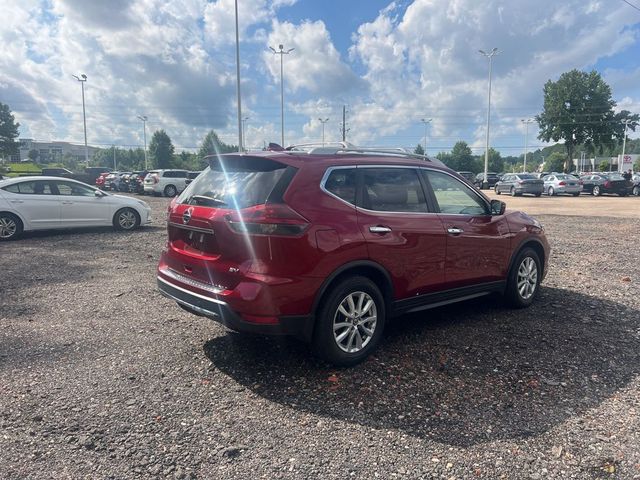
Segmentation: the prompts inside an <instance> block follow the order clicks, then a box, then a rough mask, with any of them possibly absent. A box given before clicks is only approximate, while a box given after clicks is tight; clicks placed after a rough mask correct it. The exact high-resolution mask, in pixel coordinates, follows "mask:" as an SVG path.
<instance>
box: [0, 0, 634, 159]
mask: <svg viewBox="0 0 640 480" xmlns="http://www.w3.org/2000/svg"><path fill="white" fill-rule="evenodd" d="M629 1H630V2H631V3H633V4H636V5H638V6H639V7H640V0H629ZM238 4H239V6H238V8H239V23H240V63H241V78H242V106H243V116H246V117H248V120H247V121H246V137H247V141H246V143H247V145H248V146H250V147H261V146H262V144H263V142H270V141H275V142H279V140H280V63H279V61H280V59H279V56H275V55H273V53H272V52H270V50H269V49H268V47H269V46H273V47H275V48H277V47H278V45H279V44H283V45H284V46H285V48H286V49H289V48H295V50H294V51H292V52H291V54H290V55H288V56H286V57H284V71H285V81H284V89H285V141H286V143H287V144H289V143H293V142H304V141H320V139H321V123H320V122H319V120H318V119H319V118H328V119H329V121H328V122H327V123H326V127H325V128H326V138H327V141H330V140H339V136H340V123H341V121H342V118H341V117H342V106H343V105H346V108H347V128H348V129H349V131H348V134H347V139H348V140H350V141H352V142H354V143H357V144H363V145H364V144H366V145H398V146H407V147H408V146H415V145H416V144H417V143H423V142H424V134H425V128H424V127H425V125H424V124H423V123H421V119H429V118H431V119H432V122H431V123H430V124H429V126H428V137H427V146H428V152H429V153H436V152H438V151H442V150H448V149H450V148H451V146H452V145H453V144H454V143H455V142H456V141H457V140H466V141H467V142H469V143H470V144H471V145H472V146H473V147H474V148H475V149H476V150H475V151H476V152H478V153H479V152H480V151H482V150H483V148H482V145H483V144H484V140H483V139H484V133H485V129H484V128H485V127H484V125H485V116H486V99H487V78H488V61H487V59H486V58H484V57H482V56H481V55H480V54H479V53H478V49H485V50H490V49H491V48H493V47H497V48H498V49H499V50H500V54H499V55H498V56H497V57H495V59H494V70H493V72H494V77H493V80H494V82H493V96H492V127H491V144H492V145H493V146H495V147H496V148H498V149H499V150H501V151H502V152H503V154H505V155H509V154H514V155H518V154H520V153H522V150H523V143H524V126H523V124H522V123H521V121H520V120H521V119H523V118H527V117H531V116H533V115H535V114H537V113H539V112H540V109H541V107H542V87H543V84H544V83H545V81H547V80H548V79H553V80H555V79H557V78H558V76H559V75H560V74H561V73H562V72H565V71H567V70H570V69H573V68H579V69H585V70H591V69H596V70H598V71H599V72H601V73H602V75H603V76H604V77H605V79H606V81H607V82H608V83H609V84H610V85H611V87H612V89H613V93H614V98H615V100H616V101H617V102H618V105H619V107H620V108H626V109H629V110H632V111H634V112H637V113H640V10H636V9H634V8H633V7H632V6H630V5H628V4H627V3H626V2H625V1H623V0H563V1H558V0H536V1H532V0H415V1H413V2H412V1H401V0H398V1H394V2H390V1H389V0H386V1H381V0H350V1H346V0H322V1H318V0H238ZM1 10H2V17H3V18H2V22H0V42H1V44H2V53H1V54H0V101H1V102H4V103H7V104H9V106H10V108H11V109H12V110H13V112H14V113H15V116H16V118H17V120H18V121H19V122H20V124H21V127H20V133H21V137H23V138H34V139H37V140H67V141H72V142H78V143H82V142H83V131H82V100H81V89H80V84H79V83H78V82H77V81H76V80H75V79H74V78H73V76H72V75H74V74H76V75H79V74H81V73H84V74H86V75H87V77H88V81H87V83H86V89H85V94H86V108H87V130H88V141H89V143H90V144H93V145H97V146H100V145H111V144H116V145H121V146H138V145H142V123H141V122H140V121H139V120H137V118H136V117H137V116H138V115H146V116H147V117H148V118H149V120H148V123H147V126H148V132H149V136H150V132H152V131H153V130H156V129H160V128H164V129H165V130H166V131H167V133H168V134H169V136H170V137H171V138H172V140H173V143H174V145H176V147H177V149H178V150H180V149H190V148H195V147H197V146H198V144H199V143H200V141H201V139H202V137H203V135H204V133H205V132H206V131H207V130H209V129H215V130H216V131H217V132H218V133H219V134H220V136H221V137H222V138H223V140H225V141H227V142H228V143H237V116H236V115H237V113H236V83H235V82H236V67H235V29H234V1H233V0H217V1H210V2H207V1H204V0H173V1H167V0H92V1H86V0H48V1H36V0H3V1H2V9H1ZM536 130H537V129H536V127H535V124H534V125H533V126H531V127H530V139H531V140H530V142H529V143H530V146H531V147H532V148H533V147H535V146H539V145H540V141H539V140H536V139H535V136H536V134H537V131H536Z"/></svg>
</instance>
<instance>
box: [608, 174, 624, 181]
mask: <svg viewBox="0 0 640 480" xmlns="http://www.w3.org/2000/svg"><path fill="white" fill-rule="evenodd" d="M609 180H624V177H623V176H622V175H620V174H619V173H612V174H611V175H609Z"/></svg>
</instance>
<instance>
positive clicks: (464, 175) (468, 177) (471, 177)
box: [457, 172, 476, 183]
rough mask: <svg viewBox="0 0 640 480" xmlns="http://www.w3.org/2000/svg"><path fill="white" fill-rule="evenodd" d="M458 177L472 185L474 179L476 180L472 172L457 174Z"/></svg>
mask: <svg viewBox="0 0 640 480" xmlns="http://www.w3.org/2000/svg"><path fill="white" fill-rule="evenodd" d="M457 173H458V175H460V176H461V177H462V178H464V179H466V180H468V181H469V182H471V183H473V182H474V180H475V178H476V174H475V173H473V172H457Z"/></svg>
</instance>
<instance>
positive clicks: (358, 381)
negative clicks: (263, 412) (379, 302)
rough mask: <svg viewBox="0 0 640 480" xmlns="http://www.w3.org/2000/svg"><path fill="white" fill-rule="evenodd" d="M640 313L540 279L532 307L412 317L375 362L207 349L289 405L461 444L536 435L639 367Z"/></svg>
mask: <svg viewBox="0 0 640 480" xmlns="http://www.w3.org/2000/svg"><path fill="white" fill-rule="evenodd" d="M638 318H640V312H638V311H637V310H635V309H631V308H628V307H626V306H624V305H621V304H617V303H614V302H611V301H608V300H602V299H598V298H595V297H590V296H586V295H583V294H580V293H576V292H572V291H568V290H564V289H558V288H544V289H543V290H542V291H541V295H540V297H539V298H538V300H537V301H536V303H535V304H534V305H532V306H531V307H530V308H528V309H524V310H510V309H507V308H506V307H503V306H502V305H501V303H500V302H499V301H497V300H496V298H493V297H492V298H486V299H484V300H475V301H471V302H467V303H463V304H458V305H453V306H449V307H443V308H439V309H434V310H428V311H426V312H422V313H420V314H413V315H407V316H404V317H402V318H400V319H397V320H396V321H394V322H393V323H392V324H390V325H388V327H387V331H386V335H385V340H384V341H383V344H382V345H381V347H380V348H379V350H378V351H377V352H376V354H375V355H374V356H372V357H371V358H370V359H369V360H368V361H366V362H365V363H363V364H362V365H359V366H357V367H355V368H351V369H332V368H329V367H328V366H327V365H325V364H323V363H322V362H320V361H318V360H316V359H315V358H314V357H312V356H311V354H310V353H309V349H308V347H307V346H306V345H305V344H302V343H301V342H297V341H294V340H291V339H286V338H278V337H259V336H249V335H241V334H237V333H233V332H228V333H227V334H226V335H223V336H220V337H216V338H214V339H212V340H209V341H208V342H206V343H205V345H204V347H203V348H204V352H205V354H206V355H207V357H208V358H209V359H210V360H211V362H212V368H216V369H218V370H220V371H222V372H223V373H225V374H226V375H228V376H229V377H231V378H233V379H234V380H235V381H237V382H238V383H239V384H241V385H243V386H244V387H246V388H248V389H249V390H251V391H252V392H254V393H255V394H257V395H260V396H261V397H264V398H266V399H268V400H270V401H273V402H277V403H279V404H282V405H285V406H288V407H290V408H292V409H295V410H298V411H302V412H306V413H310V414H314V415H319V416H324V417H329V418H332V419H336V420H341V421H345V422H351V423H357V424H361V425H366V426H368V427H371V428H376V429H385V430H389V429H397V430H401V431H403V432H405V433H407V434H410V435H414V436H417V437H421V438H428V439H430V440H434V441H438V442H442V443H447V444H450V445H455V446H470V445H474V444H478V443H483V442H489V441H495V440H501V439H508V438H526V437H530V436H535V435H539V434H541V433H543V432H545V431H547V430H549V429H551V428H553V427H555V426H557V425H559V424H561V423H562V422H564V421H566V420H568V419H570V418H571V417H574V416H576V415H577V414H579V413H580V412H584V411H585V410H587V409H590V408H593V407H596V406H597V405H599V404H600V403H601V402H603V401H604V400H606V399H607V398H609V397H611V396H612V395H614V394H615V393H616V392H617V391H618V390H620V389H622V388H624V387H625V385H626V384H627V383H628V382H629V381H630V380H631V379H632V378H633V377H634V376H635V375H637V374H638V372H639V371H640V339H639V334H638V332H640V330H639V324H640V322H639V321H638Z"/></svg>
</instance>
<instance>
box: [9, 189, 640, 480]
mask: <svg viewBox="0 0 640 480" xmlns="http://www.w3.org/2000/svg"><path fill="white" fill-rule="evenodd" d="M503 197H504V195H503V196H501V198H503ZM582 200H585V201H590V200H591V199H587V198H577V199H573V198H555V197H554V198H544V197H543V198H540V199H536V198H530V199H526V198H524V199H520V198H517V199H511V198H506V201H507V202H508V204H509V205H510V206H513V205H514V203H515V202H524V203H523V204H524V205H531V206H532V207H531V210H533V209H535V208H539V206H540V205H543V204H544V205H545V208H543V209H542V210H538V211H537V212H532V213H538V212H539V213H545V212H547V213H548V212H549V211H551V210H550V207H549V206H553V207H554V208H557V207H558V205H559V204H561V202H578V201H582ZM595 200H597V201H598V204H599V205H600V207H597V206H596V207H594V208H593V209H592V210H591V211H588V210H586V209H581V210H580V211H577V210H576V211H575V213H580V215H581V216H574V215H570V214H571V213H573V212H574V210H573V209H572V208H568V210H566V211H565V212H564V213H562V212H560V213H559V214H558V215H549V214H541V215H539V216H538V218H539V219H540V220H541V221H542V222H543V223H544V225H545V227H546V230H547V235H548V237H549V239H550V242H551V244H552V248H553V253H552V258H551V265H550V273H549V275H548V277H547V279H546V282H545V286H544V288H543V289H542V291H541V296H540V297H539V298H538V300H537V302H536V303H535V304H534V305H533V306H532V307H531V308H529V309H526V310H519V311H514V310H509V309H506V308H505V307H503V306H502V305H501V304H500V302H499V301H498V300H497V299H495V298H489V299H483V300H476V301H472V302H467V303H464V304H459V305H456V306H452V307H451V306H450V307H445V308H440V309H436V310H431V311H427V312H423V313H420V314H414V315H410V316H406V317H403V318H401V319H399V320H398V321H397V322H395V323H393V324H391V325H390V326H389V328H388V330H387V335H386V338H385V340H384V342H383V345H382V347H381V348H380V349H379V350H378V352H377V353H376V355H375V356H374V357H372V358H370V359H369V360H368V361H367V362H365V363H364V364H362V365H360V366H358V367H356V368H352V369H348V370H335V369H331V368H328V367H327V366H326V365H324V364H322V363H321V362H319V361H317V360H316V359H314V358H313V357H312V356H311V355H310V354H309V352H308V350H307V347H306V346H305V345H304V344H301V343H299V342H297V341H295V340H289V339H282V338H263V337H250V336H243V335H239V334H235V333H232V332H230V331H228V330H226V329H225V328H224V327H221V326H219V325H218V324H216V323H214V322H211V321H209V320H207V319H203V318H198V317H195V316H191V315H189V314H187V313H185V312H183V311H182V310H180V309H179V308H178V307H177V306H176V305H175V304H173V303H172V302H171V301H169V300H166V299H164V298H162V297H160V295H159V294H158V293H157V292H156V287H155V275H154V269H155V266H156V261H157V258H158V255H159V252H160V249H161V248H162V245H163V243H164V240H165V229H164V215H165V210H166V205H167V203H168V200H167V199H162V198H150V199H149V200H148V201H149V202H150V203H151V204H152V207H153V208H154V224H153V226H151V227H146V228H143V229H141V230H139V231H137V232H132V233H130V234H127V233H120V232H114V231H111V230H110V229H92V230H87V231H82V232H75V233H65V232H62V233H61V232H53V233H38V234H30V235H28V236H27V237H26V238H24V239H22V240H20V241H16V242H11V243H6V244H2V245H0V272H2V274H1V275H0V305H1V307H0V322H1V325H2V331H1V333H0V478H2V479H18V478H19V479H22V478H158V477H167V478H178V479H179V478H269V479H271V478H292V479H293V478H296V479H298V478H322V479H331V478H335V479H338V478H340V479H342V478H361V479H370V478H385V479H387V478H445V479H449V478H509V479H511V478H531V479H536V478H580V479H582V478H621V479H630V478H640V418H639V416H640V376H639V373H640V276H639V275H638V263H639V259H640V258H639V254H638V245H640V234H639V233H638V232H639V228H638V216H639V212H640V199H637V198H624V199H622V198H617V197H609V198H604V197H601V198H598V199H595ZM536 202H539V203H538V204H537V205H534V204H536ZM622 203H625V204H627V203H628V207H629V209H630V213H628V214H623V215H622V216H619V217H614V216H613V215H610V214H609V213H604V212H609V210H611V211H616V212H618V211H619V210H620V205H621V204H622ZM599 208H602V210H599ZM525 209H526V208H525ZM560 210H562V209H561V208H560ZM600 212H603V213H601V215H602V216H595V215H597V214H598V213H600ZM554 213H558V212H556V211H554Z"/></svg>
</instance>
